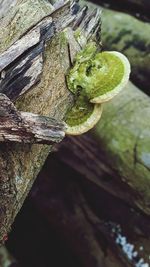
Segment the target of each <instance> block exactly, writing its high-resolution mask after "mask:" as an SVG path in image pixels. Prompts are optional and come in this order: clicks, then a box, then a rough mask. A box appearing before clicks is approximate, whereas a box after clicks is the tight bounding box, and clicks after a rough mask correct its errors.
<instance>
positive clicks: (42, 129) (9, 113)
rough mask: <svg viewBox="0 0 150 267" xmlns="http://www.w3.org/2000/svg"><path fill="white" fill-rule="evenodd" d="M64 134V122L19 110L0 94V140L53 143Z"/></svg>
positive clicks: (59, 139)
mask: <svg viewBox="0 0 150 267" xmlns="http://www.w3.org/2000/svg"><path fill="white" fill-rule="evenodd" d="M64 136H65V132H64V124H63V123H61V122H57V121H56V120H55V119H51V118H49V117H46V116H40V115H35V114H32V113H29V112H19V111H17V109H16V108H15V106H14V105H13V103H12V102H11V101H10V100H9V98H7V97H6V95H3V94H0V142H8V141H13V142H20V143H21V142H22V143H42V144H44V143H45V144H46V143H47V144H53V143H58V142H60V141H61V140H62V139H63V137H64Z"/></svg>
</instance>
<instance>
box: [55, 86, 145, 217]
mask: <svg viewBox="0 0 150 267" xmlns="http://www.w3.org/2000/svg"><path fill="white" fill-rule="evenodd" d="M149 121H150V99H149V97H148V96H147V95H145V94H144V93H142V92H141V91H140V90H139V89H138V88H137V87H135V86H134V85H133V84H131V83H129V84H128V86H126V88H125V89H124V90H123V91H122V93H120V95H118V96H117V97H116V98H115V99H113V100H112V101H111V102H110V103H107V104H106V105H105V106H104V111H103V114H102V119H101V120H100V122H99V123H98V124H97V126H96V127H95V128H94V129H93V130H92V131H91V132H90V133H89V134H85V135H83V136H79V137H76V138H73V137H68V138H67V139H66V142H63V143H61V144H60V149H59V152H58V155H59V156H60V158H61V159H62V160H63V161H65V162H66V163H68V164H70V165H71V166H72V167H74V168H75V169H76V170H78V171H79V172H81V173H82V174H84V175H85V176H86V177H87V178H88V179H90V180H92V181H93V182H94V183H96V184H97V185H98V186H101V187H103V188H104V189H105V190H107V191H109V192H110V193H111V194H113V195H115V196H117V197H118V198H121V199H124V200H125V201H126V202H128V203H129V204H130V205H131V206H135V207H138V208H139V209H141V210H142V211H143V212H144V213H146V214H148V215H150V190H149V188H150V179H149V177H150V142H149V141H150V123H149Z"/></svg>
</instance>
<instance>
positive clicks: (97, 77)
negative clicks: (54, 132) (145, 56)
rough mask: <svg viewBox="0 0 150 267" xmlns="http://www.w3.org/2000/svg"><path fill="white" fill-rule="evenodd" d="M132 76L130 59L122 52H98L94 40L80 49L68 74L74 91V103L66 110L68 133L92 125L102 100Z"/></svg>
mask: <svg viewBox="0 0 150 267" xmlns="http://www.w3.org/2000/svg"><path fill="white" fill-rule="evenodd" d="M129 76H130V63H129V61H128V59H127V58H126V57H125V56H124V55H123V54H121V53H119V52H116V51H104V52H97V48H96V44H95V43H94V42H91V43H89V44H88V45H87V46H86V47H85V48H84V49H83V50H82V51H81V52H79V53H78V54H77V56H76V59H75V64H74V66H73V68H72V69H71V70H70V71H69V73H68V74H67V76H66V80H67V86H68V89H69V90H70V91H71V92H72V93H73V95H74V106H73V107H72V109H71V110H69V111H68V112H67V114H66V119H65V122H66V134H69V135H79V134H82V133H85V132H87V131H88V130H90V129H91V128H93V127H94V125H95V124H96V123H97V122H98V121H99V119H100V117H101V114H102V103H104V102H107V101H109V100H111V99H112V98H113V97H114V96H116V95H117V94H118V93H119V92H120V91H121V90H122V89H123V88H124V87H125V85H126V84H127V82H128V80H129Z"/></svg>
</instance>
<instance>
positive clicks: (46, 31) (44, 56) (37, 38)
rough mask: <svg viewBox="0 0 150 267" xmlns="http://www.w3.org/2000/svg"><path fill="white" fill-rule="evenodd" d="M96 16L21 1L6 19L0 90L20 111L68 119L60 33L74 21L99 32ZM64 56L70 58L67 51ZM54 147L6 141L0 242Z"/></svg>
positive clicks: (0, 154)
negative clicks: (66, 115)
mask: <svg viewBox="0 0 150 267" xmlns="http://www.w3.org/2000/svg"><path fill="white" fill-rule="evenodd" d="M5 1H6V0H5ZM95 14H96V13H95V12H94V13H92V14H91V15H90V17H89V18H88V20H87V19H85V16H86V13H85V12H82V10H79V8H78V5H77V4H76V3H75V4H73V3H72V4H71V3H70V2H66V3H65V4H64V3H62V4H61V6H59V7H58V8H57V9H56V10H55V11H54V8H52V6H51V5H50V4H49V3H48V2H47V1H39V0H36V1H34V2H33V1H31V0H23V1H21V2H20V1H19V2H16V5H15V6H14V8H12V9H10V10H9V12H8V13H7V16H5V17H4V18H3V19H2V20H1V27H0V32H1V35H0V56H1V58H7V60H6V61H2V60H1V63H0V64H1V85H0V86H1V90H0V93H5V94H6V95H7V96H9V98H10V100H11V101H14V103H15V106H16V107H17V109H18V110H20V111H21V112H31V113H35V114H39V115H42V116H43V115H44V116H50V117H52V118H54V119H56V120H59V121H61V120H63V118H64V115H65V113H66V111H67V109H68V108H69V107H70V106H71V104H72V96H71V94H70V92H69V91H68V90H67V87H66V81H65V73H66V69H65V66H64V65H65V64H64V65H63V67H62V57H61V56H60V55H61V53H60V36H59V33H60V32H61V31H62V30H64V29H65V28H66V27H67V26H70V27H71V26H73V24H74V23H76V28H78V25H79V24H80V23H81V22H82V27H84V26H85V27H84V30H85V31H87V33H86V38H87V39H88V38H89V37H90V36H91V31H92V30H93V32H94V33H93V34H95V35H96V34H97V31H96V29H95V27H96V26H97V25H98V23H99V19H98V18H100V16H98V13H97V16H95ZM97 19H98V20H97ZM78 20H80V23H78ZM98 27H99V26H98ZM89 28H90V30H91V31H90V30H89ZM27 36H28V38H27ZM29 37H30V38H29ZM31 37H33V38H31ZM27 40H28V42H27ZM70 41H71V40H70ZM12 48H13V49H12ZM63 60H64V62H65V63H68V62H69V54H68V53H67V49H66V53H65V54H64V55H63ZM68 67H69V66H68V65H67V68H68ZM31 89H32V90H31ZM51 150H52V147H51V146H47V145H31V144H5V143H4V144H1V147H0V241H4V240H5V239H6V235H7V232H8V231H9V230H10V227H11V224H12V222H13V221H14V218H15V216H16V214H17V213H18V211H19V210H20V208H21V206H22V203H23V201H24V199H25V197H26V195H27V194H28V192H29V190H30V188H31V186H32V184H33V182H34V180H35V178H36V176H37V174H38V172H39V171H40V169H41V168H42V166H43V163H44V161H45V159H46V157H47V155H48V154H49V152H50V151H51Z"/></svg>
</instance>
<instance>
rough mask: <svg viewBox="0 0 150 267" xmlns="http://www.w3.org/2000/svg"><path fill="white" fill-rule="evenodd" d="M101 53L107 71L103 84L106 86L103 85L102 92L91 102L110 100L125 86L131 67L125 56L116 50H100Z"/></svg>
mask: <svg viewBox="0 0 150 267" xmlns="http://www.w3.org/2000/svg"><path fill="white" fill-rule="evenodd" d="M101 55H102V56H103V57H104V58H105V60H106V67H105V68H107V71H108V74H107V75H108V78H107V77H106V83H105V84H104V86H106V88H104V87H103V90H102V91H103V93H101V94H100V95H99V96H96V97H94V98H92V99H91V100H90V102H91V103H103V102H107V101H109V100H111V99H112V98H113V97H114V96H116V95H117V94H118V93H119V92H120V91H121V90H122V89H123V88H124V87H125V86H126V84H127V83H128V81H129V77H130V72H131V67H130V63H129V61H128V59H127V57H126V56H124V55H123V54H122V53H120V52H117V51H110V52H109V51H108V52H102V53H101ZM107 60H108V63H107ZM109 61H110V63H109ZM115 62H116V64H115ZM109 64H110V66H109ZM103 79H105V78H103ZM107 83H109V84H107ZM100 92H101V90H100Z"/></svg>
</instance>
